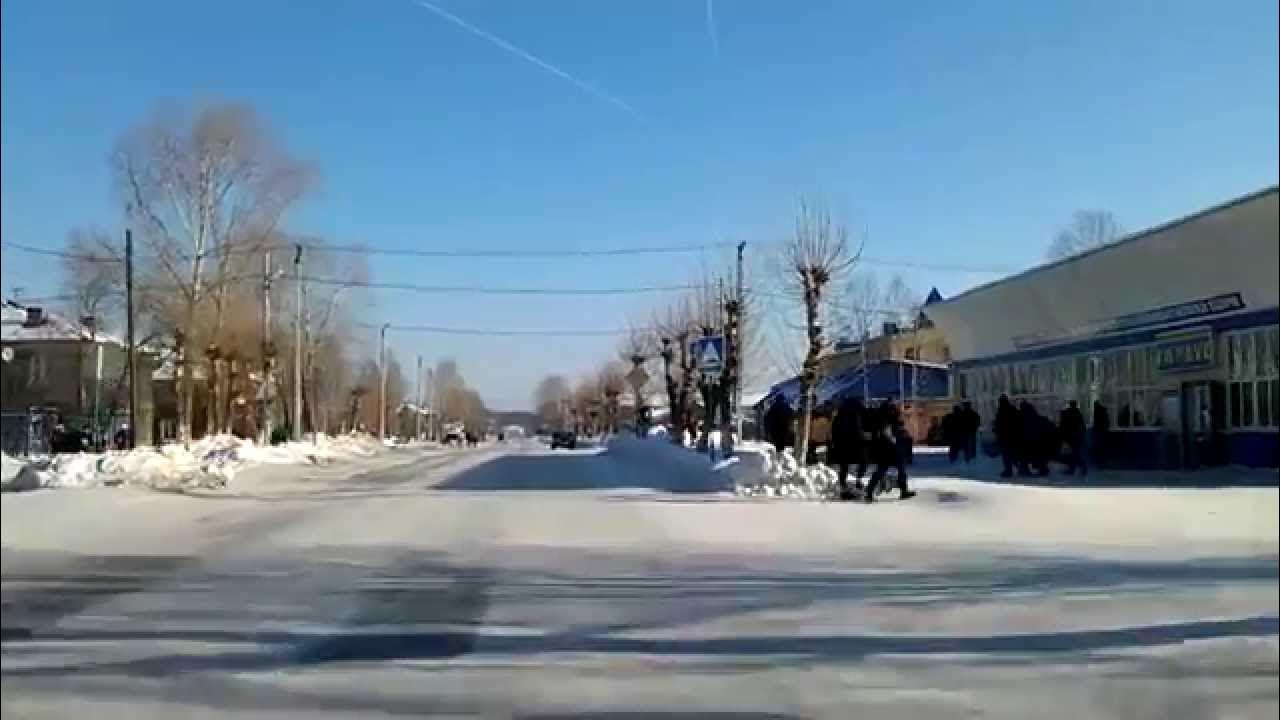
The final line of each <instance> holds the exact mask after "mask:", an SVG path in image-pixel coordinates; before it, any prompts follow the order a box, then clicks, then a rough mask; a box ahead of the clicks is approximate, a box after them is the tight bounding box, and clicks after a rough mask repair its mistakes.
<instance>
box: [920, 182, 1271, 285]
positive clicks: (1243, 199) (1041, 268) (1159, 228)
mask: <svg viewBox="0 0 1280 720" xmlns="http://www.w3.org/2000/svg"><path fill="white" fill-rule="evenodd" d="M1277 192H1280V185H1269V186H1267V187H1264V188H1262V189H1261V190H1255V191H1253V192H1251V193H1247V194H1245V195H1241V196H1239V197H1236V198H1233V199H1231V200H1227V201H1225V202H1221V203H1218V204H1217V205H1211V206H1209V207H1207V208H1204V209H1203V210H1197V211H1196V212H1193V213H1191V214H1190V215H1183V216H1182V217H1179V218H1175V219H1173V220H1170V221H1168V222H1164V223H1161V224H1159V225H1153V226H1151V227H1149V228H1146V229H1145V230H1139V231H1137V232H1134V233H1130V234H1128V235H1125V236H1124V237H1122V238H1120V239H1119V240H1116V241H1115V242H1112V243H1107V244H1106V245H1102V246H1099V247H1096V248H1093V249H1091V250H1086V251H1084V252H1081V253H1076V254H1075V255H1069V256H1067V257H1065V258H1062V259H1060V260H1054V261H1052V262H1047V263H1041V264H1040V265H1036V266H1034V267H1031V268H1028V269H1026V270H1023V271H1022V272H1017V273H1014V274H1012V275H1006V276H1004V277H1002V278H999V279H996V280H992V281H991V282H988V283H983V284H981V285H977V286H975V287H972V288H969V289H968V290H965V291H964V292H962V293H958V294H956V295H952V296H951V297H949V298H947V299H945V300H941V299H940V301H941V302H942V303H953V302H955V301H957V300H960V299H962V298H965V297H968V296H969V295H973V294H975V293H980V292H982V291H984V290H987V289H990V288H993V287H996V286H999V285H1004V284H1006V283H1010V282H1013V281H1015V280H1021V279H1024V278H1028V277H1031V276H1033V275H1037V274H1040V273H1043V272H1046V271H1048V270H1052V269H1054V268H1057V267H1060V266H1063V265H1070V264H1072V263H1077V262H1080V261H1081V260H1084V259H1085V258H1088V257H1090V256H1093V255H1097V254H1099V253H1108V252H1112V251H1114V250H1116V249H1117V248H1120V247H1123V246H1124V245H1127V244H1129V243H1132V242H1135V241H1137V240H1142V239H1143V238H1146V237H1149V236H1151V235H1156V234H1159V233H1161V232H1164V231H1165V230H1171V229H1173V228H1175V227H1178V226H1179V225H1185V224H1186V223H1189V222H1192V221H1194V220H1199V219H1200V218H1203V217H1205V216H1207V215H1213V214H1214V213H1218V212H1221V211H1223V210H1227V209H1230V208H1232V207H1235V206H1236V205H1243V204H1244V203H1247V202H1249V201H1251V200H1256V199H1258V198H1260V197H1263V196H1265V195H1268V194H1276V193H1277ZM935 292H936V288H935ZM930 297H932V293H931V294H930ZM925 304H926V305H928V304H932V303H930V302H928V301H926V302H925Z"/></svg>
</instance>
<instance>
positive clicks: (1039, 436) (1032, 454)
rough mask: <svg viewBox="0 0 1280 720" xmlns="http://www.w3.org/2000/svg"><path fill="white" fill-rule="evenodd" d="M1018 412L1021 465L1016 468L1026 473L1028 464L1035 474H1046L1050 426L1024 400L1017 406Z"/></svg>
mask: <svg viewBox="0 0 1280 720" xmlns="http://www.w3.org/2000/svg"><path fill="white" fill-rule="evenodd" d="M1018 412H1019V413H1020V414H1021V415H1022V448H1021V450H1020V452H1019V455H1020V456H1021V458H1022V465H1021V466H1020V467H1019V468H1018V470H1019V473H1020V474H1023V475H1025V474H1027V473H1026V471H1027V469H1028V466H1029V469H1031V470H1033V471H1034V472H1035V473H1036V474H1037V475H1041V476H1043V475H1048V474H1049V451H1048V446H1049V443H1050V436H1051V435H1052V433H1051V432H1050V430H1051V428H1048V427H1046V424H1045V421H1044V418H1043V417H1041V415H1040V413H1038V412H1036V407H1035V406H1034V405H1032V404H1031V403H1029V402H1027V401H1026V400H1023V401H1022V404H1021V405H1019V406H1018Z"/></svg>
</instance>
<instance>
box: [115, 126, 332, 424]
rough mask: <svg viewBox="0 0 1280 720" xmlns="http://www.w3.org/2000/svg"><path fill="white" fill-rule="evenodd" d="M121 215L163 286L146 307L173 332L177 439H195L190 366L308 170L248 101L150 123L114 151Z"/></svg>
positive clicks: (150, 274) (305, 182)
mask: <svg viewBox="0 0 1280 720" xmlns="http://www.w3.org/2000/svg"><path fill="white" fill-rule="evenodd" d="M112 169H113V171H114V174H115V179H116V184H117V187H118V188H119V192H120V195H121V197H122V199H123V201H124V205H125V211H126V215H127V217H128V219H129V221H130V222H131V224H132V225H133V227H134V228H135V230H136V233H137V237H138V239H139V241H140V243H139V244H140V245H141V246H142V248H143V249H144V250H145V251H146V257H147V258H148V262H146V263H143V264H142V268H141V269H142V270H143V271H144V272H145V273H146V275H147V278H148V280H149V282H150V283H151V284H152V285H155V286H157V287H164V288H166V290H167V293H166V297H167V298H168V299H169V301H167V302H163V303H158V304H155V305H152V306H151V307H152V308H153V309H154V310H155V311H156V312H157V313H159V314H162V315H163V316H164V322H165V324H167V325H168V326H169V327H170V329H171V330H172V333H173V339H174V345H175V348H176V350H177V353H178V358H179V363H180V382H181V392H180V395H181V400H180V415H181V417H180V423H179V425H180V435H181V437H182V439H183V441H189V440H190V439H191V436H192V410H193V402H194V389H195V388H194V374H193V369H194V368H193V361H194V358H195V356H196V355H197V353H199V352H200V351H201V349H203V348H204V347H205V346H206V343H208V341H209V339H210V338H211V337H216V335H217V334H218V332H219V331H220V329H221V327H222V323H223V320H224V318H225V317H226V311H227V305H228V300H229V299H230V298H231V297H232V296H233V295H235V294H236V290H237V289H238V288H240V287H242V285H241V283H242V282H243V281H244V278H242V277H239V276H238V273H237V270H242V269H244V266H245V264H246V263H245V261H246V260H247V259H248V258H249V257H250V256H252V255H254V254H255V252H258V251H261V250H262V249H263V248H265V247H267V246H268V245H271V244H272V243H273V242H275V240H276V237H275V236H276V231H277V227H278V225H279V222H280V220H281V218H282V217H283V215H284V213H285V212H286V211H287V210H288V209H289V208H290V207H291V206H292V205H293V204H294V203H295V202H296V201H297V200H298V198H300V197H301V196H302V194H303V193H304V192H305V190H306V189H307V187H308V186H309V184H310V180H311V172H310V171H309V169H308V168H307V167H306V166H305V165H303V164H302V163H300V162H299V161H297V160H296V159H295V158H293V157H292V156H291V155H289V154H288V153H287V152H285V151H284V150H282V149H281V148H280V147H279V146H278V145H277V144H276V143H275V142H274V141H273V140H272V138H271V137H270V135H269V134H268V133H267V132H266V131H265V130H264V129H263V127H262V125H261V123H260V122H259V120H258V118H257V115H256V113H255V112H254V111H253V110H252V109H251V108H249V107H247V106H245V105H238V104H227V105H215V106H209V107H205V108H202V109H200V110H199V111H197V112H196V113H194V115H191V116H182V115H166V114H162V113H157V114H156V115H155V116H153V118H151V119H150V120H148V121H147V122H145V123H143V124H141V125H139V126H138V127H136V128H134V129H132V130H130V131H129V132H127V133H126V134H125V135H124V136H123V137H122V138H121V140H120V142H119V143H118V145H117V148H116V151H115V152H114V154H113V155H112Z"/></svg>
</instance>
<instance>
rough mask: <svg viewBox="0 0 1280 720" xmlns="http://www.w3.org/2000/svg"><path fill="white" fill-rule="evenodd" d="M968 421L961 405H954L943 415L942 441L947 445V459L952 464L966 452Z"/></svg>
mask: <svg viewBox="0 0 1280 720" xmlns="http://www.w3.org/2000/svg"><path fill="white" fill-rule="evenodd" d="M968 422H969V418H967V417H965V414H964V411H963V410H961V409H960V406H959V405H955V406H952V408H951V412H949V413H947V414H946V415H944V416H943V417H942V442H943V443H944V444H945V445H946V446H947V460H949V461H950V462H951V464H952V465H954V464H955V462H956V460H959V459H960V455H961V454H962V453H963V452H964V448H965V443H966V438H967V437H968V432H969V431H968Z"/></svg>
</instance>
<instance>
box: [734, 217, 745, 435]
mask: <svg viewBox="0 0 1280 720" xmlns="http://www.w3.org/2000/svg"><path fill="white" fill-rule="evenodd" d="M746 249H747V243H746V242H745V241H743V242H739V243H738V287H737V293H736V294H737V300H738V316H737V322H736V323H734V329H733V334H734V338H733V346H734V348H735V353H734V354H735V355H736V358H737V364H738V367H737V369H736V371H735V372H734V377H733V422H734V426H735V427H734V429H735V431H736V433H735V435H734V436H735V437H736V438H737V439H738V440H742V377H743V375H744V371H745V370H746V365H747V362H746V361H747V354H746V353H745V352H744V350H745V348H744V347H743V344H742V321H743V318H744V317H745V316H746V306H747V304H746V297H745V295H744V291H743V282H742V254H743V252H745V251H746Z"/></svg>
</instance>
